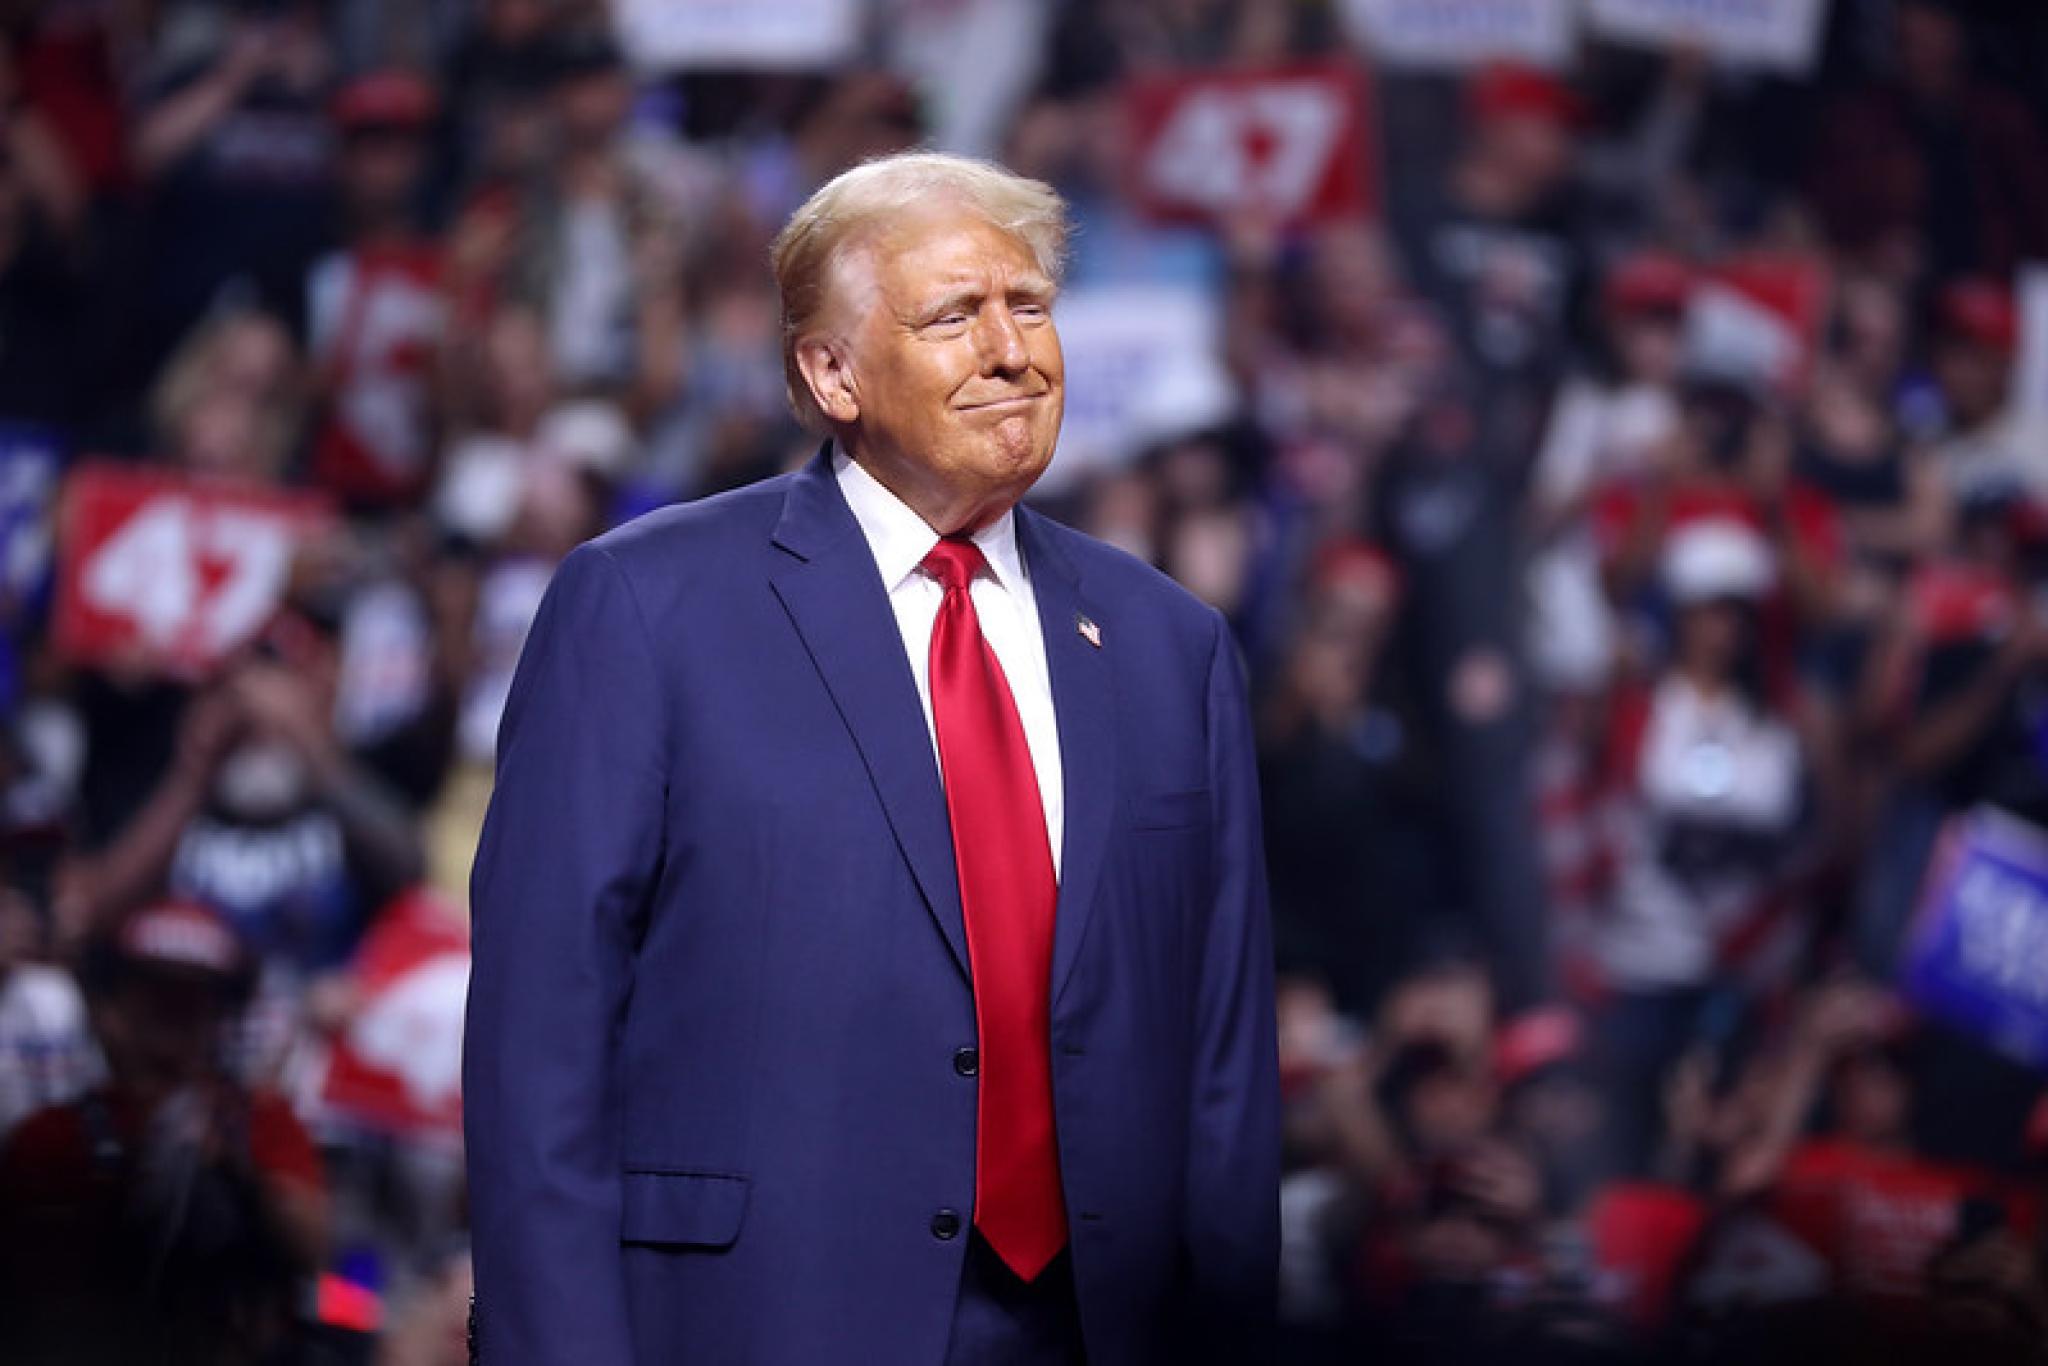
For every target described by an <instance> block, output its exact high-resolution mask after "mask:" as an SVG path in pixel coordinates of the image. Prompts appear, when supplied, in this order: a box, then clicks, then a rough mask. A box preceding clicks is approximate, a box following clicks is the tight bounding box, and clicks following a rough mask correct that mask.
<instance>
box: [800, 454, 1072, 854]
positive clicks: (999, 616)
mask: <svg viewBox="0 0 2048 1366" xmlns="http://www.w3.org/2000/svg"><path fill="white" fill-rule="evenodd" d="M832 471H833V474H834V475H835V476H836V477H837V478H838V480H839V491H840V492H841V493H843V494H844V495H845V496H846V503H847V506H848V507H850V508H852V509H853V519H854V520H855V521H856V522H859V523H860V529H861V534H862V535H863V536H865V537H866V538H867V542H868V549H869V550H870V551H871V552H872V553H873V554H874V557H875V568H877V569H879V570H880V571H881V573H882V587H883V588H884V589H885V590H887V592H888V594H889V607H890V609H891V610H892V611H894V612H895V613H896V629H897V631H898V633H900V634H901V635H902V637H903V650H904V653H905V654H907V655H908V656H909V657H910V675H911V677H912V678H914V679H916V680H917V700H918V701H919V702H920V703H922V704H923V705H924V724H925V730H926V732H927V733H928V734H929V735H930V736H931V739H932V755H933V757H934V759H936V758H937V756H938V752H939V733H938V730H937V728H936V727H935V726H934V725H933V723H932V683H931V653H932V625H933V623H934V622H936V621H937V620H938V616H939V603H940V602H941V601H942V600H943V599H944V598H945V595H946V593H945V590H944V589H943V588H941V587H939V581H938V580H937V579H935V578H933V577H932V576H931V575H929V574H926V573H924V572H922V571H921V570H920V569H919V568H918V566H919V565H920V564H922V563H923V562H924V557H925V556H926V555H928V554H930V553H931V549H932V547H933V546H935V545H937V544H938V543H939V533H937V532H936V531H933V530H932V529H931V527H930V526H928V525H927V524H926V523H925V520H924V518H922V517H920V516H918V515H917V514H916V513H915V512H912V511H911V510H910V508H909V506H908V505H907V504H905V503H904V502H903V501H902V500H901V499H900V498H898V497H897V496H896V495H895V494H893V493H891V492H889V490H888V489H886V488H884V487H883V486H882V484H881V483H880V481H878V480H877V479H876V478H875V477H874V476H873V475H872V474H869V473H868V472H867V471H866V470H865V469H863V468H862V467H861V466H860V465H859V464H858V463H856V462H855V461H854V460H853V459H852V458H850V457H849V456H848V455H847V454H846V453H845V452H844V451H840V452H837V453H836V454H835V455H834V456H833V458H832ZM974 543H975V545H977V546H979V547H980V548H981V553H982V555H983V556H984V557H985V558H986V559H987V560H988V567H989V572H988V573H986V574H977V575H975V576H974V582H973V583H972V584H971V585H969V587H968V590H967V591H968V594H969V596H970V597H971V598H972V599H973V602H974V614H975V615H976V616H977V617H979V618H980V619H981V634H982V636H983V638H984V639H986V640H987V641H988V643H989V648H990V649H992V650H994V651H995V652H996V662H997V663H998V664H1000V665H1001V666H1002V669H1003V678H1004V680H1005V681H1006V682H1008V683H1009V685H1010V696H1011V698H1012V699H1013V700H1014V701H1015V702H1016V704H1017V716H1018V719H1019V720H1020V721H1022V722H1023V724H1024V743H1025V744H1026V745H1027V746H1029V747H1030V750H1031V767H1032V770H1033V771H1034V772H1035V773H1036V775H1037V777H1038V799H1039V803H1040V804H1041V805H1042V806H1044V808H1045V833H1046V839H1047V842H1048V843H1050V844H1051V846H1052V867H1053V874H1054V876H1055V877H1057V876H1058V874H1059V868H1060V834H1061V831H1062V829H1063V828H1064V827H1063V825H1062V820H1063V818H1064V813H1065V810H1066V798H1065V789H1064V788H1063V787H1062V786H1061V778H1060V731H1059V721H1058V719H1057V717H1056V716H1055V715H1054V713H1053V706H1052V674H1051V673H1050V671H1049V670H1048V668H1047V666H1046V660H1045V633H1044V632H1043V631H1042V630H1040V629H1039V624H1038V600H1037V598H1036V597H1034V596H1033V595H1032V592H1031V575H1030V573H1029V572H1028V570H1027V569H1026V568H1025V564H1024V557H1023V556H1022V555H1020V554H1019V553H1018V551H1017V516H1016V513H1015V512H1005V513H1004V514H1003V515H1002V516H1001V517H999V518H997V519H996V520H995V521H993V522H990V523H989V524H988V525H987V526H985V527H983V528H982V529H981V530H980V531H977V532H975V533H974ZM941 776H942V778H943V770H942V772H941Z"/></svg>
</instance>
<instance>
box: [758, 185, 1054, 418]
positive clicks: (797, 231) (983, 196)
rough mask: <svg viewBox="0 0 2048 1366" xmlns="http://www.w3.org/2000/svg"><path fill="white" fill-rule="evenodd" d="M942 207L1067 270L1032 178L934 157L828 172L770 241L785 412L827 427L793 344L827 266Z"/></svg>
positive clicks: (820, 302)
mask: <svg viewBox="0 0 2048 1366" xmlns="http://www.w3.org/2000/svg"><path fill="white" fill-rule="evenodd" d="M935 200H937V201H941V202H944V201H951V202H953V203H956V204H958V205H960V206H961V207H962V208H965V209H968V210H970V211H971V212H974V213H977V214H979V215H980V216H981V217H983V218H985V219H987V220H988V221H989V222H990V223H991V224H993V225H994V226H995V227H997V228H1000V229H1002V230H1003V231H1004V232H1006V233H1009V234H1010V235H1011V236H1013V237H1015V238H1017V239H1018V240H1019V241H1020V242H1022V243H1023V244H1024V245H1025V246H1026V247H1028V248H1030V250H1031V255H1032V257H1033V258H1034V259H1035V260H1036V261H1037V263H1038V268H1039V269H1040V270H1042V271H1044V272H1045V276H1046V278H1047V279H1048V280H1051V281H1052V282H1053V283H1054V284H1058V283H1059V280H1060V276H1061V274H1062V273H1063V271H1064V270H1065V267H1066V251H1067V234H1068V231H1069V224H1068V221H1067V205H1066V201H1065V200H1063V199H1061V198H1060V196H1059V192H1058V191H1056V190H1054V189H1053V188H1052V186H1050V185H1047V184H1046V183H1045V182H1044V181H1041V180H1032V179H1029V178H1027V177H1025V176H1020V175H1016V174H1013V173H1012V172H1010V171H1006V170H1004V169H1003V168H1002V167H1000V166H997V165H994V164H993V163H990V162H986V161H976V160H973V159H972V158H969V157H958V156H949V155H947V154H946V153H943V152H901V153H897V154H895V155H893V156H885V157H878V158H876V159H875V160H873V161H868V162H864V163H862V164H861V165H859V166H856V167H854V168H853V169H852V170H850V171H843V172H841V173H840V174H839V175H837V176H834V177H833V178H832V179H831V180H830V181H827V182H826V183H825V185H824V186H823V187H822V188H820V189H819V190H818V191H817V193H815V194H813V195H812V196H811V197H810V198H809V199H807V200H805V201H804V203H803V206H802V207H801V208H799V209H798V210H797V211H796V212H795V213H793V214H791V215H790V218H789V222H788V223H786V224H784V225H783V228H782V231H781V232H779V233H777V234H776V235H775V243H774V245H773V247H771V248H770V260H771V261H772V262H773V264H774V267H775V285H776V288H777V289H778V290H779V291H780V292H781V295H782V376H783V384H784V386H785V387H786V388H787V390H788V392H789V406H790V408H791V410H792V411H794V412H795V413H796V415H797V419H798V420H799V421H800V422H802V423H803V424H804V425H805V426H806V427H809V428H811V429H812V430H813V431H823V430H824V429H825V427H826V425H827V424H826V422H825V415H824V414H823V413H822V412H820V411H819V410H818V405H817V403H816V401H815V400H813V399H812V397H811V391H810V388H809V386H807V385H806V384H805V383H804V377H803V372H802V370H800V369H799V368H798V367H797V363H796V350H797V343H799V342H800V341H802V340H803V339H804V337H805V336H806V335H807V334H808V333H809V332H810V330H811V328H812V325H813V324H814V323H815V322H816V321H817V319H818V315H819V314H820V313H821V312H822V311H823V310H824V307H825V303H826V300H827V298H828V297H829V295H830V290H831V277H832V271H833V268H834V265H835V264H836V263H837V262H838V261H839V260H840V258H841V257H843V256H844V255H845V254H846V252H847V251H848V249H849V248H850V247H852V246H854V245H856V244H857V243H858V242H859V240H860V239H861V237H862V236H863V235H865V234H867V233H869V232H871V231H873V230H874V229H875V228H876V227H878V226H879V225H881V224H882V223H884V222H886V221H887V220H888V219H889V218H891V217H892V216H894V215H896V214H899V213H902V212H904V211H905V210H908V209H910V208H912V207H914V206H916V205H919V204H929V203H931V202H933V201H935Z"/></svg>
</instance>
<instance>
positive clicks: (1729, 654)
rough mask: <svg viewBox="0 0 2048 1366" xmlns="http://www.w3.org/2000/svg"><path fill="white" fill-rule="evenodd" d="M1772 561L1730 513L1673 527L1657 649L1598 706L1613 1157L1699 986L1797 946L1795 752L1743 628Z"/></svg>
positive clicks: (1768, 965) (1652, 1112) (1644, 1143)
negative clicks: (1647, 665)
mask: <svg viewBox="0 0 2048 1366" xmlns="http://www.w3.org/2000/svg"><path fill="white" fill-rule="evenodd" d="M1776 565H1777V561H1776V559H1775V557H1774V556H1773V555H1772V553H1771V550H1770V547H1769V545H1768V543H1767V542H1766V541H1765V540H1764V539H1763V537H1762V536H1760V535H1759V534H1757V533H1756V532H1755V531H1753V530H1751V529H1750V528H1749V527H1747V526H1745V525H1744V524H1742V523H1740V522H1737V521H1733V520H1703V521H1697V522H1693V523H1690V524H1688V525H1686V526H1684V527H1682V528H1680V529H1679V530H1677V531H1676V532H1675V533H1674V534H1673V535H1672V537H1671V540H1670V542H1669V545H1668V547H1667V549H1666V550H1665V552H1664V562H1663V566H1662V573H1661V579H1662V586H1663V589H1664V592H1665V594H1666V595H1667V597H1668V600H1669V602H1670V604H1671V610H1672V612H1673V614H1674V616H1675V622H1674V626H1673V632H1672V643H1671V650H1670V655H1669V658H1668V660H1667V661H1666V662H1665V663H1664V665H1663V667H1662V669H1661V670H1660V671H1659V672H1658V673H1657V674H1656V675H1655V676H1654V677H1653V678H1652V679H1650V680H1649V682H1648V684H1647V686H1646V687H1645V688H1643V689H1642V690H1641V691H1640V692H1638V693H1636V694H1634V695H1633V696H1627V697H1622V698H1620V699H1618V700H1617V704H1616V706H1615V708H1614V712H1613V729H1612V731H1611V737H1612V738H1611V741H1610V750H1609V760H1608V762H1609V764H1610V765H1611V767H1610V769H1609V773H1610V781H1611V782H1613V783H1615V784H1618V785H1619V786H1620V787H1621V788H1622V790H1623V791H1625V792H1626V793H1627V794H1628V799H1627V804H1626V809H1625V814H1624V816H1623V817H1622V824H1621V828H1620V830H1619V832H1618V834H1617V837H1616V853H1615V858H1616V867H1615V871H1614V882H1613V894H1612V902H1611V904H1610V906H1609V908H1608V910H1607V913H1606V916H1605V918H1604V921H1603V923H1602V925H1601V927H1600V929H1599V930H1598V931H1597V939H1598V947H1597V950H1596V952H1597V954H1598V958H1599V961H1600V967H1601V971H1602V974H1603V976H1604V979H1605V981H1606V983H1607V985H1608V991H1609V993H1610V995H1609V1000H1608V1001H1607V1002H1606V1004H1605V1006H1604V1008H1603V1009H1602V1010H1601V1013H1600V1015H1599V1017H1598V1028H1599V1030H1600V1032H1601V1035H1602V1044H1601V1052H1602V1054H1603V1064H1602V1065H1603V1066H1607V1067H1610V1068H1612V1069H1614V1070H1613V1073H1612V1075H1611V1076H1610V1078H1609V1084H1610V1085H1611V1086H1612V1087H1613V1088H1614V1092H1615V1094H1616V1095H1617V1097H1621V1098H1624V1099H1622V1101H1621V1105H1622V1108H1621V1110H1620V1111H1618V1113H1617V1115H1616V1122H1615V1127H1616V1131H1617V1139H1616V1142H1617V1144H1618V1148H1619V1151H1620V1152H1621V1153H1622V1154H1623V1163H1624V1166H1625V1167H1626V1168H1628V1169H1631V1170H1642V1169H1643V1168H1644V1166H1645V1165H1646V1164H1647V1161H1648V1158H1649V1154H1650V1153H1651V1151H1652V1149H1653V1148H1654V1146H1655V1142H1656V1135H1657V1132H1658V1125H1659V1109H1660V1102H1659V1097H1660V1096H1661V1094H1662V1088H1663V1084H1664V1081H1665V1078H1666V1076H1667V1074H1668V1072H1669V1069H1670V1068H1671V1066H1672V1065H1673V1064H1674V1063H1675V1062H1677V1061H1678V1059H1679V1057H1680V1056H1681V1055H1682V1054H1683V1053H1684V1052H1685V1051H1686V1049H1687V1048H1688V1046H1689V1045H1690V1044H1691V1043H1692V1042H1693V1041H1694V1040H1695V1039H1696V1038H1698V1037H1700V1031H1701V1030H1702V1028H1703V1027H1705V1022H1706V1021H1707V1019H1708V1018H1709V1012H1708V1011H1707V1006H1708V1003H1709V1001H1710V1000H1711V999H1712V998H1713V997H1714V996H1715V995H1716V994H1717V993H1719V992H1723V991H1742V990H1747V991H1763V990H1766V989H1768V988H1770V987H1771V986H1773V985H1776V984H1778V983H1779V982H1781V981H1782V980H1783V979H1784V977H1785V976H1786V974H1787V973H1788V972H1789V970H1790V961H1789V959H1788V956H1789V955H1792V954H1795V953H1796V952H1797V950H1798V947H1799V943H1800V939H1799V935H1800V917H1799V906H1798V905H1797V903H1796V902H1795V901H1794V900H1793V899H1792V897H1791V890H1792V889H1791V886H1790V885H1789V884H1788V880H1787V879H1788V874H1789V873H1790V872H1791V870H1792V860H1793V856H1794V855H1795V854H1796V853H1797V851H1798V847H1799V836H1800V834H1801V832H1802V830H1803V829H1804V828H1805V826H1806V824H1807V822H1808V820H1809V819H1810V806H1809V803H1810V792H1809V786H1808V767H1807V760H1806V759H1805V757H1804V756H1803V754H1802V751H1801V745H1800V740H1799V735H1798V733H1797V731H1796V730H1795V729H1794V727H1793V725H1792V724H1791V722H1790V721H1789V720H1788V719H1787V715H1786V707H1785V704H1784V703H1783V702H1782V701H1780V700H1778V699H1777V698H1776V697H1774V695H1773V693H1772V691H1771V687H1770V683H1769V681H1768V679H1767V677H1766V675H1765V672H1764V659H1763V647H1762V643H1761V641H1760V639H1759V634H1758V633H1759V629H1760V617H1759V611H1760V608H1761V606H1762V604H1763V603H1764V601H1765V600H1766V598H1767V597H1768V595H1769V594H1770V592H1771V590H1772V588H1773V587H1774V584H1775V578H1776V574H1777V568H1776ZM1738 983H1740V984H1744V985H1742V986H1737V985H1736V984H1738Z"/></svg>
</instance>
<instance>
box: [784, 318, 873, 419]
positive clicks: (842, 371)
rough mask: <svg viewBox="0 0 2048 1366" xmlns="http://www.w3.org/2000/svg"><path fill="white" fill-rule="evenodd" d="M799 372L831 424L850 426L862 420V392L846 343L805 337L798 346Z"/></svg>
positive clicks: (831, 339) (823, 338)
mask: <svg viewBox="0 0 2048 1366" xmlns="http://www.w3.org/2000/svg"><path fill="white" fill-rule="evenodd" d="M796 368H797V370H798V372H799V373H800V374H802V375H803V377H804V387H806V388H807V389H809V390H810V391H811V400H812V401H813V402H815V403H816V404H817V405H818V410H819V411H820V412H822V413H824V414H825V418H826V420H827V421H829V422H832V423H835V424H849V423H853V422H857V421H859V420H860V394H859V389H858V386H857V385H856V384H855V383H854V378H853V367H852V366H851V364H850V363H849V360H848V356H847V350H846V345H845V343H844V342H842V341H840V340H839V339H838V338H836V337H824V336H809V337H805V338H804V339H803V340H802V341H800V342H798V343H797V344H796Z"/></svg>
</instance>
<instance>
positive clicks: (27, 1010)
mask: <svg viewBox="0 0 2048 1366" xmlns="http://www.w3.org/2000/svg"><path fill="white" fill-rule="evenodd" d="M50 938H51V936H50V935H49V933H48V925H47V922H46V920H45V917H44V916H43V915H42V914H41V913H40V912H39V911H38V909H37V908H36V906H35V904H34V903H33V902H32V901H30V900H29V898H28V895H27V894H26V893H25V892H23V891H22V889H21V888H20V887H18V886H12V885H9V886H0V1142H4V1141H5V1139H6V1137H7V1135H8V1134H9V1133H11V1132H12V1131H13V1129H14V1126H15V1125H17V1124H19V1123H20V1122H21V1121H22V1120H23V1119H26V1118H27V1117H28V1116H29V1115H32V1114H34V1113H35V1112H36V1111H38V1110H41V1109H44V1108H46V1107H48V1106H52V1105H60V1104H63V1103H64V1102H66V1101H70V1100H74V1099H76V1098H77V1096H78V1095H79V1094H80V1093H81V1092H83V1091H85V1090H86V1089H87V1088H88V1087H89V1086H91V1085H93V1084H94V1083H96V1082H97V1081H98V1080H99V1079H100V1074H101V1069H102V1067H103V1066H104V1064H103V1063H102V1062H101V1059H100V1053H99V1046H98V1045H97V1044H96V1043H95V1042H94V1041H93V1037H92V1032H91V1029H90V1027H89V1024H88V1021H87V1019H86V1008H85V998H84V996H83V995H82V994H81V993H80V992H79V989H78V983H77V981H76V979H75V978H74V977H73V976H72V974H71V972H70V971H69V970H68V969H66V968H64V967H63V966H61V965H59V964H58V963H53V962H51V961H50V957H51V953H50V950H51V944H50Z"/></svg>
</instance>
